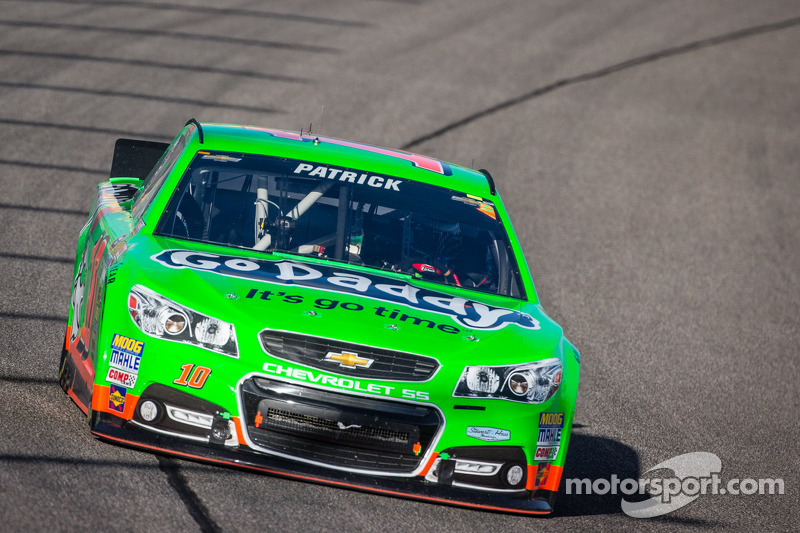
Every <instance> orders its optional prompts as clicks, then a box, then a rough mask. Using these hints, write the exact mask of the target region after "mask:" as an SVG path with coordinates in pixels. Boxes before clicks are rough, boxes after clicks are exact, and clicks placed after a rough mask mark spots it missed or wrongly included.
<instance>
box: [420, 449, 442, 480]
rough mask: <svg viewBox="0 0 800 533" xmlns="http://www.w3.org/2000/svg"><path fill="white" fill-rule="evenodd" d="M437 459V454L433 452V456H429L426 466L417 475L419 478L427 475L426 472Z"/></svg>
mask: <svg viewBox="0 0 800 533" xmlns="http://www.w3.org/2000/svg"><path fill="white" fill-rule="evenodd" d="M437 457H439V452H433V454H431V458H430V459H428V464H426V465H425V468H423V469H422V472H420V473H419V475H420V476H422V477H425V476H427V475H428V470H430V469H431V467H432V466H433V463H434V461H436V458H437Z"/></svg>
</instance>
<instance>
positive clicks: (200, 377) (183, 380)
mask: <svg viewBox="0 0 800 533" xmlns="http://www.w3.org/2000/svg"><path fill="white" fill-rule="evenodd" d="M210 374H211V369H210V368H208V367H206V366H198V367H195V366H194V365H192V364H185V365H183V366H182V367H181V376H180V377H179V378H178V379H176V380H175V381H173V383H174V384H176V385H185V386H187V387H191V388H193V389H202V388H203V385H205V384H206V380H207V379H208V376H209V375H210Z"/></svg>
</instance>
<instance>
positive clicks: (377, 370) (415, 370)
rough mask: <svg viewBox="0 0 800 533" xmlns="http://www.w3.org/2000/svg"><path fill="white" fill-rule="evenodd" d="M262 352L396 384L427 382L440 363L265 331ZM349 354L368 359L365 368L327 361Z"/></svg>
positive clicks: (341, 372) (309, 336) (325, 368)
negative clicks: (396, 381)
mask: <svg viewBox="0 0 800 533" xmlns="http://www.w3.org/2000/svg"><path fill="white" fill-rule="evenodd" d="M259 339H260V340H261V346H262V348H263V349H264V351H265V352H267V353H268V354H269V355H272V356H273V357H278V358H280V359H284V360H287V361H292V362H294V363H300V364H302V365H306V366H310V367H312V368H317V369H320V370H325V371H328V372H333V373H336V374H342V375H345V376H361V377H368V378H369V379H387V380H398V381H426V380H428V379H430V378H431V377H433V375H434V374H436V371H437V370H439V362H438V361H437V360H436V359H434V358H433V357H427V356H424V355H416V354H412V353H406V352H397V351H393V350H385V349H383V348H373V347H370V346H364V345H361V344H353V343H349V342H344V341H338V340H334V339H326V338H323V337H314V336H311V335H301V334H299V333H290V332H288V331H275V330H269V329H265V330H264V331H262V332H261V333H259ZM331 353H333V354H342V353H350V354H354V355H356V356H357V357H358V358H360V359H368V360H371V361H372V363H371V364H369V366H368V367H366V366H364V365H363V364H361V365H353V363H350V366H343V365H340V364H339V362H337V361H326V360H325V356H326V355H327V354H331Z"/></svg>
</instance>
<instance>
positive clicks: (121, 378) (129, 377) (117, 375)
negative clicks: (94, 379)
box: [106, 368, 137, 389]
mask: <svg viewBox="0 0 800 533" xmlns="http://www.w3.org/2000/svg"><path fill="white" fill-rule="evenodd" d="M136 377H137V375H136V374H134V373H132V372H128V371H126V370H120V369H118V368H109V369H108V374H107V375H106V381H108V382H109V383H116V384H117V385H122V386H123V387H127V388H129V389H131V388H133V387H135V386H136Z"/></svg>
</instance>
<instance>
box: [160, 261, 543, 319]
mask: <svg viewBox="0 0 800 533" xmlns="http://www.w3.org/2000/svg"><path fill="white" fill-rule="evenodd" d="M151 259H152V260H153V261H156V262H157V263H160V264H162V265H164V266H166V267H169V268H189V269H192V270H197V271H207V272H214V273H216V274H220V275H223V276H229V277H233V278H240V279H246V280H252V281H259V282H266V283H276V284H280V285H287V286H299V287H307V288H312V289H320V290H324V291H332V292H337V293H344V294H356V295H359V296H363V297H365V298H370V299H373V300H378V301H382V302H391V303H396V304H400V305H406V306H409V307H413V308H415V309H420V310H423V311H428V312H431V313H438V314H441V315H446V316H450V317H451V318H452V319H453V320H455V321H456V322H457V323H459V324H461V325H462V326H466V327H467V328H472V329H482V330H495V329H500V328H503V327H505V326H506V325H508V324H516V325H517V326H520V327H522V328H526V329H539V328H540V326H539V322H538V321H537V320H536V319H534V318H533V317H531V316H530V315H528V314H526V313H520V312H519V311H514V310H512V309H505V308H502V307H494V306H491V305H486V304H482V303H480V302H475V301H473V300H467V299H466V298H460V297H458V296H450V295H449V294H445V293H441V292H436V291H431V290H428V289H421V288H419V287H414V286H412V285H409V284H407V283H403V282H402V281H399V280H393V279H390V278H386V277H383V276H375V275H371V274H366V273H363V272H360V273H355V272H350V271H347V270H342V269H339V268H334V267H329V266H325V265H316V264H315V265H310V264H306V263H300V262H297V261H288V260H279V261H267V260H262V259H246V258H244V257H237V256H229V255H219V254H212V253H208V252H198V251H193V250H165V251H163V252H161V253H158V254H155V255H153V256H152V257H151Z"/></svg>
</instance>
